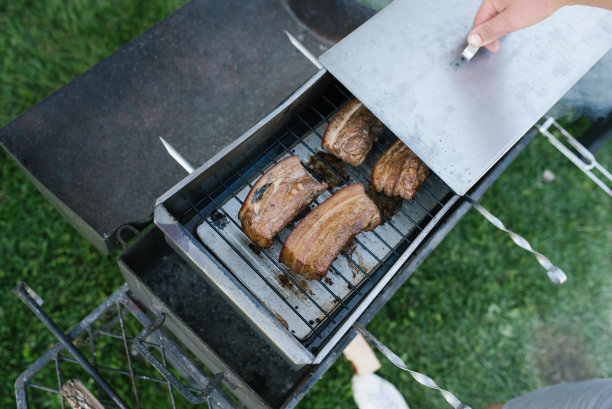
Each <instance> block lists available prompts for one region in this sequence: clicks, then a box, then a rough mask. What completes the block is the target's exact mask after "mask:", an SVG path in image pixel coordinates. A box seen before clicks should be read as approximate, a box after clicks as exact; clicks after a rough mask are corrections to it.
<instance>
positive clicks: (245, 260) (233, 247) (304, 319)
mask: <svg viewBox="0 0 612 409" xmlns="http://www.w3.org/2000/svg"><path fill="white" fill-rule="evenodd" d="M206 196H207V197H208V198H209V199H211V197H210V195H209V194H208V193H206ZM193 209H194V210H195V211H196V212H197V214H198V215H199V216H200V217H201V218H202V220H204V221H205V222H206V223H207V224H208V225H209V226H210V227H211V228H213V229H214V230H215V232H216V233H217V234H218V235H219V236H221V237H222V238H223V240H224V241H225V242H226V243H227V245H228V246H230V247H231V248H232V250H234V251H235V252H236V253H237V254H238V255H240V257H241V258H242V260H243V261H244V262H245V263H247V265H248V266H249V267H251V269H253V271H255V273H256V274H257V275H258V276H259V277H260V278H261V279H262V280H263V281H264V282H265V283H266V284H268V286H269V287H270V288H271V289H272V291H274V293H275V294H276V295H277V296H278V297H279V298H280V299H281V300H283V302H284V303H285V304H287V306H289V307H290V308H291V310H292V311H295V310H294V308H293V306H292V305H291V303H289V302H288V301H287V300H286V299H285V297H283V296H282V294H280V293H279V292H278V290H277V289H276V288H274V286H273V285H271V284H270V283H269V282H268V280H266V279H265V278H264V277H263V276H262V275H261V273H259V271H258V270H257V268H255V266H253V264H252V263H251V262H250V261H249V260H247V259H246V258H245V257H243V256H242V254H240V252H239V251H238V250H237V249H236V247H235V246H234V245H233V244H232V243H231V242H230V241H229V240H228V239H227V237H225V235H223V234H221V232H220V231H219V229H218V228H217V226H215V225H214V223H211V222H210V221H209V220H208V218H207V217H206V216H204V215H203V214H202V213H201V212H200V211H199V210H198V209H197V208H196V207H195V206H194V207H193ZM211 214H213V213H211ZM226 217H227V216H226ZM230 219H231V218H230ZM317 305H318V304H317ZM270 313H272V314H274V313H273V312H272V311H270ZM295 314H296V315H297V316H298V318H300V320H302V321H303V322H304V324H306V325H307V326H308V328H310V330H311V331H312V332H314V333H315V334H316V335H317V336H318V337H319V338H322V337H321V334H320V333H319V331H317V330H316V329H315V328H314V327H313V326H312V325H311V324H310V323H309V322H308V320H307V319H306V318H304V317H303V316H302V314H300V313H298V312H296V313H295Z"/></svg>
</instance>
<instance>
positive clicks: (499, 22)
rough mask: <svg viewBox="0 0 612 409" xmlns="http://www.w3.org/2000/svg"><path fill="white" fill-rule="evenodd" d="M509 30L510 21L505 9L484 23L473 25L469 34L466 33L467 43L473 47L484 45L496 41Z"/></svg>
mask: <svg viewBox="0 0 612 409" xmlns="http://www.w3.org/2000/svg"><path fill="white" fill-rule="evenodd" d="M511 31H512V23H511V21H510V18H509V13H508V11H507V10H504V11H502V12H501V13H499V14H497V15H496V16H494V17H492V18H491V19H489V20H487V21H485V22H484V23H482V24H480V25H478V26H476V27H474V29H472V31H470V34H468V44H470V45H471V46H473V47H484V46H487V45H489V44H491V43H493V42H496V40H498V39H499V38H500V37H501V36H503V35H505V34H508V33H509V32H511ZM495 48H499V47H495ZM492 51H496V50H492Z"/></svg>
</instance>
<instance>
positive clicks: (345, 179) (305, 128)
mask: <svg viewBox="0 0 612 409" xmlns="http://www.w3.org/2000/svg"><path fill="white" fill-rule="evenodd" d="M350 98H351V96H350V94H349V93H348V91H346V90H345V89H343V88H342V87H341V86H340V85H339V84H334V85H333V86H331V87H330V88H329V89H328V92H327V93H326V94H325V95H323V96H321V97H320V98H319V99H318V100H316V101H315V102H314V103H313V104H312V105H311V106H309V107H307V108H306V109H304V110H302V111H301V112H299V113H298V114H297V115H296V117H295V120H294V121H293V122H292V123H290V124H289V125H287V126H286V127H284V128H283V129H282V130H281V131H280V132H278V133H277V134H275V135H272V136H271V137H270V138H269V142H268V144H267V145H261V146H259V147H255V148H254V151H253V152H252V154H251V155H249V156H248V157H244V158H243V159H244V160H243V162H242V163H239V164H237V165H236V166H235V167H234V166H230V168H231V176H229V177H227V178H225V179H221V178H218V177H215V176H213V178H215V182H216V187H214V188H213V189H211V190H209V191H205V190H204V189H200V190H201V191H202V195H201V199H200V200H198V201H195V202H189V201H188V199H187V198H186V197H184V199H185V200H186V201H187V202H189V208H188V209H187V210H186V211H185V212H184V213H183V215H182V216H181V217H179V218H178V219H179V222H180V223H181V224H182V225H183V226H184V227H185V228H186V229H187V231H189V232H190V233H191V234H192V235H193V236H195V237H199V238H200V239H201V241H202V242H203V243H204V245H205V246H206V247H207V248H208V249H209V250H210V251H211V252H212V253H213V254H215V255H216V256H217V258H218V259H219V261H221V262H222V263H223V264H224V265H225V266H226V267H227V268H228V270H229V271H231V272H232V274H234V276H235V277H236V278H237V279H238V280H239V281H240V282H241V283H242V284H243V285H244V287H245V288H246V289H247V290H248V291H249V292H250V293H251V294H252V295H253V296H254V297H256V298H257V299H259V300H260V301H261V302H262V304H263V305H264V306H266V308H268V310H269V311H270V312H271V313H272V314H273V315H275V316H276V317H277V318H278V319H279V320H280V321H281V323H283V325H284V326H285V327H286V328H287V329H288V330H290V331H291V332H292V333H293V334H294V335H295V336H296V337H297V338H298V339H300V340H301V342H302V343H303V345H304V346H305V347H307V348H308V349H309V350H311V351H316V350H317V349H318V348H319V347H320V346H321V345H322V344H323V342H324V341H325V339H326V338H327V337H328V336H329V335H330V334H331V333H332V332H333V331H334V329H335V328H337V326H338V325H339V323H341V322H342V320H343V318H344V317H345V316H347V315H348V314H349V313H350V312H351V310H352V309H353V308H354V307H355V306H356V305H358V304H359V302H360V300H361V299H362V298H363V296H364V295H365V294H367V293H368V291H369V290H370V289H371V288H372V287H373V286H374V285H375V284H376V283H377V282H378V281H379V279H380V278H381V277H382V276H383V275H384V273H385V272H386V271H388V270H389V269H390V268H391V266H392V265H393V263H394V262H395V261H396V260H397V259H398V258H399V257H400V256H401V254H402V253H403V252H404V251H405V250H406V248H407V247H408V246H409V245H410V243H412V241H413V240H414V239H415V238H416V237H417V236H418V235H419V233H420V232H421V231H422V230H423V229H424V227H425V226H426V225H427V224H428V223H429V221H431V220H432V218H433V217H434V216H435V214H436V213H437V211H438V210H439V209H441V208H442V207H443V206H444V204H445V203H446V202H448V200H449V199H450V198H451V197H452V196H453V193H452V191H451V190H450V189H449V188H448V187H447V186H446V184H444V183H443V182H442V181H441V180H440V179H439V178H438V177H437V176H436V175H434V174H432V175H431V176H430V177H429V178H428V179H427V181H426V182H425V184H424V185H423V186H422V187H421V189H419V191H418V192H417V194H416V195H415V198H414V199H413V200H403V201H401V202H398V201H396V200H394V199H391V198H388V197H386V196H384V195H379V196H378V199H377V200H378V203H379V204H380V205H382V206H383V207H384V208H385V209H386V210H383V211H382V212H381V213H382V218H383V221H384V223H383V224H382V225H381V226H379V227H377V228H376V229H374V230H373V231H371V232H365V233H362V234H360V235H358V236H357V237H355V238H354V239H353V244H352V246H351V248H349V249H345V250H343V251H342V252H341V254H340V255H339V257H338V258H337V260H336V261H335V262H334V263H333V264H332V267H331V269H330V274H328V277H327V278H325V279H324V280H321V281H306V280H304V279H303V277H301V276H299V275H296V274H295V273H293V272H292V271H291V270H290V269H289V268H288V267H285V266H284V265H282V264H281V263H280V262H279V261H278V254H279V252H280V248H281V246H282V243H283V241H284V239H285V238H286V237H287V235H288V234H289V232H290V231H291V229H292V227H293V226H294V225H295V223H297V222H298V221H299V220H296V221H294V222H292V223H291V224H290V225H289V226H288V227H287V228H285V229H283V231H282V232H281V233H280V234H279V235H278V237H277V238H276V241H275V243H274V244H273V245H272V246H271V247H270V248H268V249H259V248H255V247H254V246H253V245H252V244H251V243H250V241H249V240H248V239H247V238H246V236H244V234H243V233H242V231H241V226H240V222H239V221H238V218H237V210H238V209H239V207H240V206H241V205H242V203H243V201H244V199H245V198H246V195H247V194H248V192H249V191H250V189H251V188H252V186H253V184H254V183H255V181H256V180H257V179H258V178H259V177H260V176H261V175H263V173H265V172H266V171H267V170H268V169H269V168H270V167H272V166H274V165H275V164H276V163H278V161H279V160H281V159H282V158H284V157H286V156H289V155H294V154H295V155H298V156H299V157H300V160H301V161H302V163H303V164H305V163H309V162H311V161H319V162H320V165H319V166H320V167H321V168H323V169H324V174H321V173H320V172H319V173H317V172H312V169H311V174H313V176H314V177H315V178H316V179H317V180H318V181H322V179H327V181H328V182H329V178H330V177H332V178H336V180H337V181H339V182H340V183H336V184H332V183H328V184H329V185H330V186H333V187H330V188H329V189H328V191H327V192H325V193H324V194H322V195H321V196H320V197H319V198H318V199H317V200H315V202H313V205H318V204H320V203H321V202H323V201H324V200H325V199H326V198H327V197H329V196H330V195H331V194H333V193H334V192H335V191H337V190H338V189H340V188H342V187H344V186H346V185H347V184H349V183H355V182H362V183H364V185H365V186H366V187H368V186H369V185H370V176H369V175H370V173H371V169H372V167H373V166H374V164H375V162H376V160H377V159H378V157H379V156H380V155H381V154H382V153H383V152H384V151H385V150H386V149H387V147H389V146H390V145H391V144H392V143H393V141H394V140H395V139H396V137H395V136H394V135H393V134H392V133H391V132H390V131H385V132H384V133H383V136H382V137H381V138H380V139H379V141H377V143H375V144H374V146H375V148H374V149H373V151H372V152H371V153H370V154H369V155H368V157H367V159H366V162H365V163H364V164H362V165H361V166H359V167H352V166H350V165H348V164H342V163H340V162H339V161H333V162H332V161H330V159H329V158H328V156H327V155H326V154H325V153H324V152H323V151H322V150H321V148H320V145H321V139H322V136H323V131H324V129H325V127H326V126H327V124H328V123H329V121H330V120H331V118H332V117H333V116H334V115H335V113H336V112H337V111H338V109H339V108H340V107H341V106H342V105H343V104H344V103H346V102H347V101H348V100H349V99H350ZM300 217H301V216H299V217H298V219H299V218H300Z"/></svg>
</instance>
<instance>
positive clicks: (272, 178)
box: [238, 156, 327, 247]
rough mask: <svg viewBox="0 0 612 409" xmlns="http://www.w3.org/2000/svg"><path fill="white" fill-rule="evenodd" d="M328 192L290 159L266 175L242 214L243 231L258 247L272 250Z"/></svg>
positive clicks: (274, 167)
mask: <svg viewBox="0 0 612 409" xmlns="http://www.w3.org/2000/svg"><path fill="white" fill-rule="evenodd" d="M325 189H327V184H326V183H317V181H316V180H315V179H314V178H313V177H312V176H311V175H310V174H309V173H308V172H306V169H304V167H303V166H302V164H301V163H300V158H299V157H297V156H290V157H288V158H285V159H283V160H281V161H280V162H278V163H277V164H276V165H274V166H273V167H272V168H270V169H269V170H268V171H267V172H266V173H264V174H263V175H262V176H261V177H260V178H259V180H258V181H257V183H255V185H254V186H253V188H252V189H251V191H250V192H249V195H248V196H247V198H246V200H245V201H244V204H243V205H242V207H241V208H240V211H239V212H238V219H239V220H240V222H241V223H242V230H243V231H244V234H246V235H247V237H248V238H249V239H251V240H252V241H253V242H254V243H255V244H257V245H259V246H261V247H269V246H270V245H271V244H272V239H273V238H274V236H276V234H278V232H279V231H281V230H282V228H283V227H285V226H286V225H287V223H289V222H290V221H291V219H293V218H294V217H295V215H296V214H298V213H299V212H300V211H302V210H303V209H304V208H305V207H306V206H308V205H309V204H310V203H312V201H313V200H314V199H315V198H316V197H317V196H319V195H320V194H321V193H323V192H324V191H325Z"/></svg>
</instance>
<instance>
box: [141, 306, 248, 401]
mask: <svg viewBox="0 0 612 409" xmlns="http://www.w3.org/2000/svg"><path fill="white" fill-rule="evenodd" d="M165 319H166V314H164V312H163V311H159V312H158V313H157V316H156V317H155V320H154V321H152V322H151V323H150V324H149V325H147V327H146V328H144V329H143V330H142V331H141V332H140V333H139V334H138V335H137V336H136V338H135V339H134V346H135V347H136V349H137V350H138V352H140V354H141V355H142V356H143V357H144V358H145V359H146V360H147V361H148V362H149V363H150V364H151V365H153V367H154V368H155V369H157V371H159V373H160V374H162V376H163V377H164V378H166V380H167V381H168V382H170V384H171V385H172V386H173V387H174V388H176V390H177V391H179V393H180V394H181V395H183V397H185V399H187V400H188V401H189V403H192V404H194V405H199V404H200V403H202V402H204V401H206V402H207V403H208V406H209V407H211V408H212V406H211V404H210V401H209V397H210V394H211V393H212V392H213V390H214V389H215V388H217V387H218V386H219V384H220V383H221V381H223V380H225V383H226V384H227V386H229V387H230V388H231V389H236V383H235V382H234V381H233V380H232V379H231V378H230V377H229V376H227V374H226V373H225V372H219V373H217V374H216V375H215V376H214V378H213V379H212V380H210V381H209V382H208V384H207V385H206V386H205V387H204V390H202V392H200V394H199V395H197V396H195V395H194V394H192V393H191V391H190V390H189V389H188V388H187V387H186V386H185V385H184V384H183V383H182V382H181V381H179V379H178V378H177V377H176V376H174V374H173V373H172V372H170V370H169V369H168V368H167V367H166V366H165V365H164V364H163V363H162V362H160V361H159V359H157V357H155V355H153V353H152V352H151V351H149V349H148V348H147V347H146V345H145V344H144V340H145V338H147V337H148V336H149V335H151V334H152V333H154V332H155V331H157V330H158V329H159V328H161V326H162V325H163V323H164V320H165Z"/></svg>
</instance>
